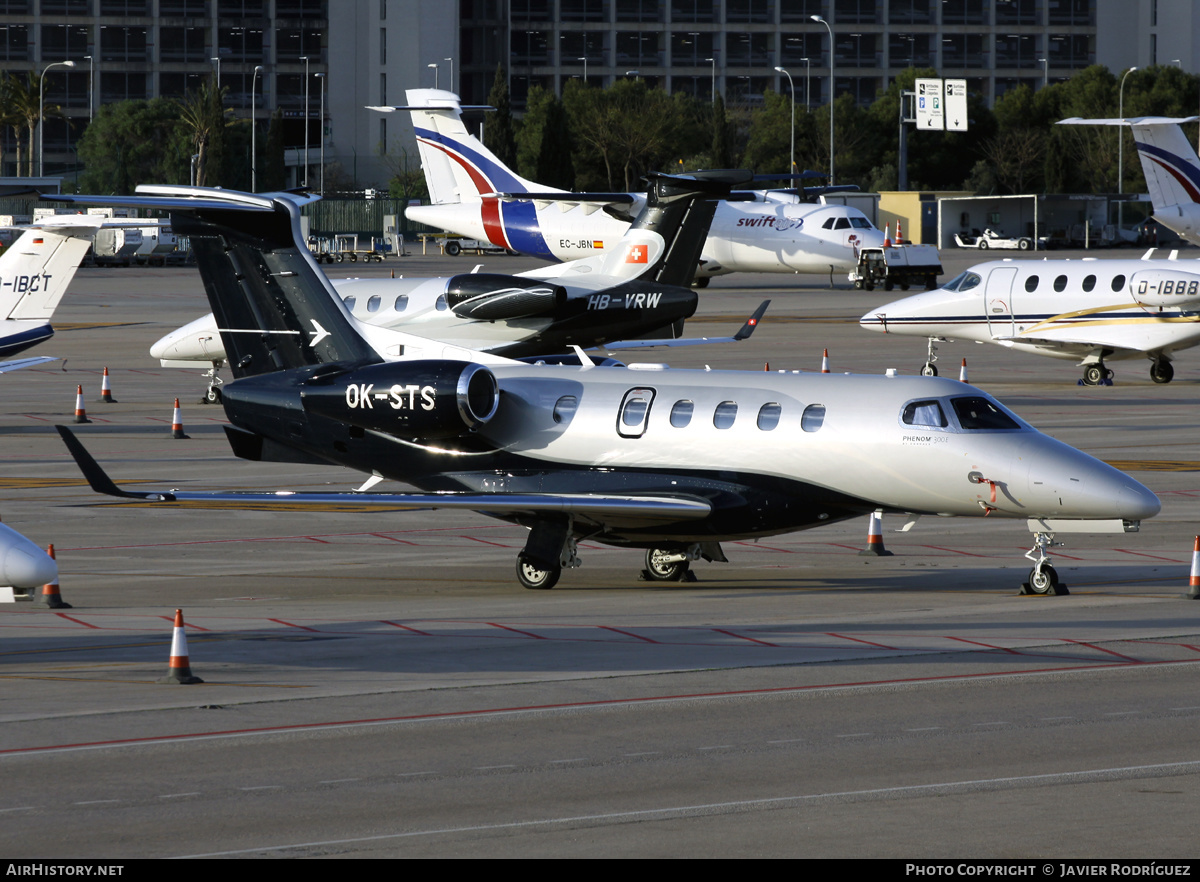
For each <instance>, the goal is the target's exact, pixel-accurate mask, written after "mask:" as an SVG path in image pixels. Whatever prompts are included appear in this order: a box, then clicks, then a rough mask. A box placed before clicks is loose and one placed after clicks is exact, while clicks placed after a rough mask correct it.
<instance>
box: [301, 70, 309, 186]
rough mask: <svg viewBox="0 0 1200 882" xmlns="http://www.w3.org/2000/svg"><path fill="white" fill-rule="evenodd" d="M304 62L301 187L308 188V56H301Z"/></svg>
mask: <svg viewBox="0 0 1200 882" xmlns="http://www.w3.org/2000/svg"><path fill="white" fill-rule="evenodd" d="M300 60H301V61H303V62H304V180H303V181H302V182H301V184H300V186H302V187H307V186H308V56H307V55H301V56H300Z"/></svg>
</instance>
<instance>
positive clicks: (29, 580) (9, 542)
mask: <svg viewBox="0 0 1200 882" xmlns="http://www.w3.org/2000/svg"><path fill="white" fill-rule="evenodd" d="M56 578H58V564H56V563H55V562H54V558H52V557H50V555H48V554H46V552H44V551H42V549H40V548H38V547H37V546H36V545H34V544H33V542H31V541H30V540H28V539H26V538H25V537H24V536H22V535H21V534H20V533H18V532H17V531H16V530H14V529H12V528H11V527H6V526H5V525H4V524H0V585H7V586H9V587H11V588H40V587H41V586H42V585H45V584H46V583H47V582H52V581H54V580H55V579H56Z"/></svg>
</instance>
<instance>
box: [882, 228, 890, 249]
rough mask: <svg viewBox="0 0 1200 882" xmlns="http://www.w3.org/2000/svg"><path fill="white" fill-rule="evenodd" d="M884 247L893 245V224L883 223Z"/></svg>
mask: <svg viewBox="0 0 1200 882" xmlns="http://www.w3.org/2000/svg"><path fill="white" fill-rule="evenodd" d="M883 247H884V248H891V247H892V225H891V224H884V225H883Z"/></svg>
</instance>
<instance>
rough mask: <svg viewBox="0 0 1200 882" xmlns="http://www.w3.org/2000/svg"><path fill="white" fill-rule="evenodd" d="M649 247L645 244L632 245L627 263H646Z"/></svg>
mask: <svg viewBox="0 0 1200 882" xmlns="http://www.w3.org/2000/svg"><path fill="white" fill-rule="evenodd" d="M648 251H649V249H648V248H647V247H646V246H645V245H630V246H629V254H627V255H626V256H625V262H626V263H646V258H647V256H648Z"/></svg>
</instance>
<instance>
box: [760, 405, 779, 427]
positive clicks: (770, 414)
mask: <svg viewBox="0 0 1200 882" xmlns="http://www.w3.org/2000/svg"><path fill="white" fill-rule="evenodd" d="M782 413H783V408H782V407H780V406H779V403H778V402H775V401H772V402H770V403H769V404H764V405H763V406H762V407H760V408H759V409H758V427H759V428H760V429H762V430H763V431H764V432H769V431H771V430H772V429H774V428H775V427H776V426H778V425H779V416H780V414H782Z"/></svg>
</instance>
